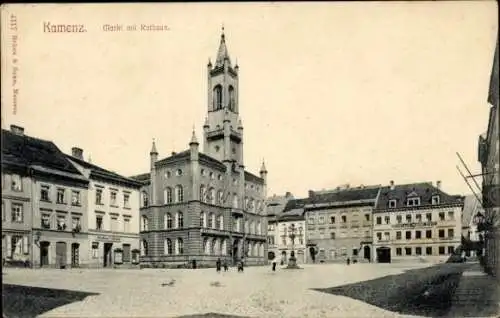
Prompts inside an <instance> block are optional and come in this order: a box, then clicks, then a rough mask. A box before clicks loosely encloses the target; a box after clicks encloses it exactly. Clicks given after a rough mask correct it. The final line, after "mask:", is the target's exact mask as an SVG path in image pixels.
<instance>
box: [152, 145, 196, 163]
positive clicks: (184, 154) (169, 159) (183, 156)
mask: <svg viewBox="0 0 500 318" xmlns="http://www.w3.org/2000/svg"><path fill="white" fill-rule="evenodd" d="M189 156H190V150H189V149H188V150H184V151H182V152H178V153H175V154H173V155H171V156H170V157H167V158H164V159H161V160H158V161H157V162H155V165H163V164H169V163H173V162H176V161H178V160H182V159H188V158H189Z"/></svg>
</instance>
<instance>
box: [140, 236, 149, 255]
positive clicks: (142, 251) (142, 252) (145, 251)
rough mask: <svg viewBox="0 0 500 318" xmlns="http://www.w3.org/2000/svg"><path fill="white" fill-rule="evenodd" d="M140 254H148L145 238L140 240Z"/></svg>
mask: <svg viewBox="0 0 500 318" xmlns="http://www.w3.org/2000/svg"><path fill="white" fill-rule="evenodd" d="M141 255H142V256H148V242H147V241H146V240H142V241H141Z"/></svg>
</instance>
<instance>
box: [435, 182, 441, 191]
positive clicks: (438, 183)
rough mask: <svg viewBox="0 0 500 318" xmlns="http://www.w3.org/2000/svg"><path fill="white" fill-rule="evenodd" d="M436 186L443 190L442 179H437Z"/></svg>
mask: <svg viewBox="0 0 500 318" xmlns="http://www.w3.org/2000/svg"><path fill="white" fill-rule="evenodd" d="M436 188H438V189H439V190H441V180H438V181H436Z"/></svg>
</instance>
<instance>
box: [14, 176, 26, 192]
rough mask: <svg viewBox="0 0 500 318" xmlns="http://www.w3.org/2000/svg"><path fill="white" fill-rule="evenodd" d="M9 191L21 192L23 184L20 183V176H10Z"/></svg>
mask: <svg viewBox="0 0 500 318" xmlns="http://www.w3.org/2000/svg"><path fill="white" fill-rule="evenodd" d="M11 189H12V190H13V191H22V190H23V184H22V182H21V176H20V175H18V174H13V175H12V185H11Z"/></svg>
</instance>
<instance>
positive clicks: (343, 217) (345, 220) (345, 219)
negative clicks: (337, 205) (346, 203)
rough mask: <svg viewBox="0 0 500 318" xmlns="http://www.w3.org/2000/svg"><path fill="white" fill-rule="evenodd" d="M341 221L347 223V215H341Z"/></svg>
mask: <svg viewBox="0 0 500 318" xmlns="http://www.w3.org/2000/svg"><path fill="white" fill-rule="evenodd" d="M342 223H347V216H345V215H342Z"/></svg>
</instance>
